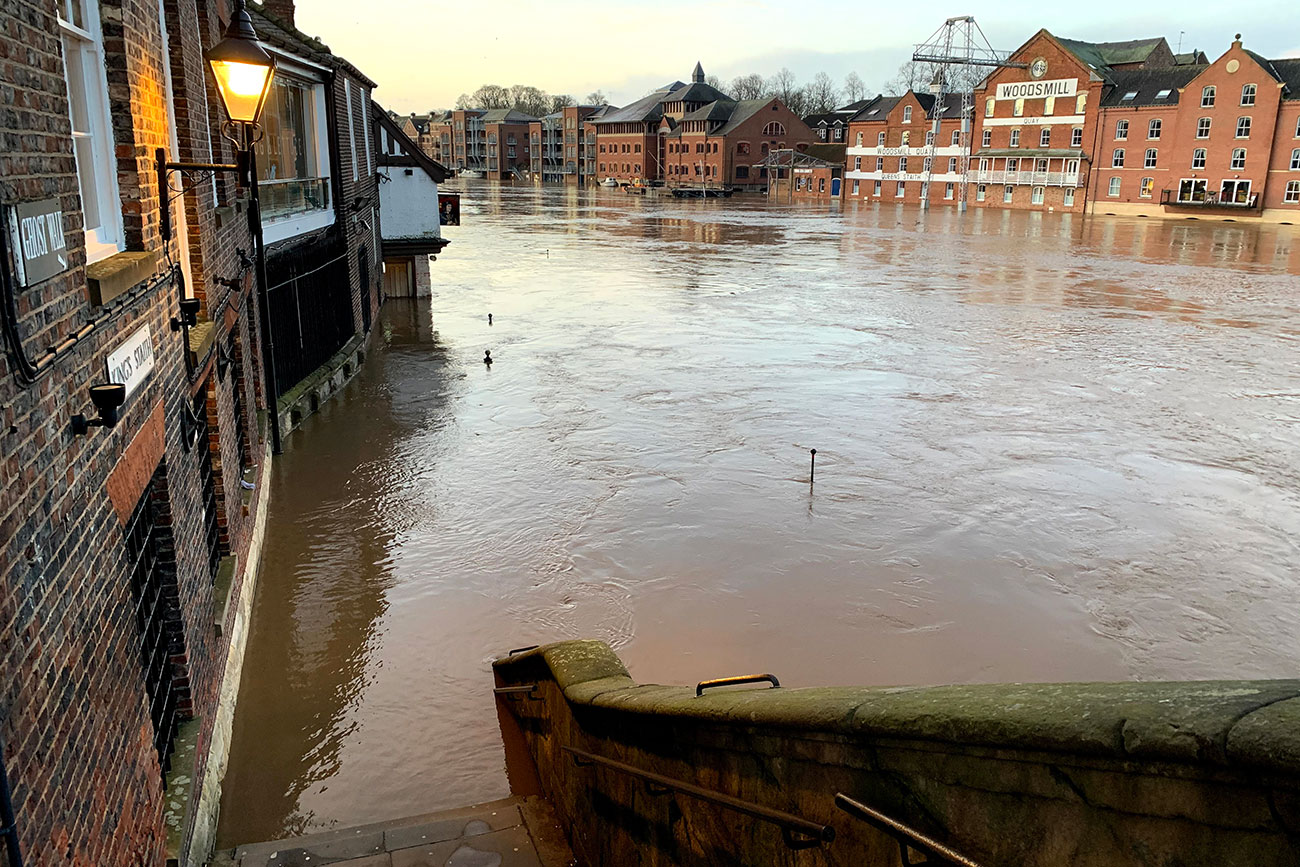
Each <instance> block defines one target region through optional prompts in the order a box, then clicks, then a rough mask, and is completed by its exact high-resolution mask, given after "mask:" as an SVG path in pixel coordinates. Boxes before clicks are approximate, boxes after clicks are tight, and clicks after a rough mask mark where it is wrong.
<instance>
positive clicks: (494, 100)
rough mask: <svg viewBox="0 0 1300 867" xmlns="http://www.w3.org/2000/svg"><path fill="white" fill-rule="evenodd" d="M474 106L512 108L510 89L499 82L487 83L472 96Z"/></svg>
mask: <svg viewBox="0 0 1300 867" xmlns="http://www.w3.org/2000/svg"><path fill="white" fill-rule="evenodd" d="M470 101H471V102H472V103H473V105H474V108H487V109H492V108H510V91H509V90H507V89H506V88H504V87H502V86H501V85H499V84H485V85H483V86H482V87H480V88H479V89H478V90H476V91H474V93H473V95H471V96H470Z"/></svg>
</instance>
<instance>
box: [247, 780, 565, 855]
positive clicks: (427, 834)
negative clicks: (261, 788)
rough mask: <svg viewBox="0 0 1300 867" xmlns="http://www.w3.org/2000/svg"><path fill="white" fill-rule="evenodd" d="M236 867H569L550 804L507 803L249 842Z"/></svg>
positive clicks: (526, 800) (533, 801)
mask: <svg viewBox="0 0 1300 867" xmlns="http://www.w3.org/2000/svg"><path fill="white" fill-rule="evenodd" d="M233 861H234V864H235V865H237V867H323V865H339V867H573V865H576V863H577V862H576V861H574V859H573V854H572V852H571V851H570V850H569V847H568V843H567V842H566V841H565V839H564V835H563V833H562V832H561V830H560V828H559V825H558V824H557V823H556V822H555V818H554V814H553V813H552V812H551V808H550V804H548V803H547V802H546V801H545V800H544V799H542V798H538V797H528V798H507V799H504V800H501V801H491V802H489V803H486V804H476V805H474V806H471V807H463V808H460V809H456V810H447V811H443V812H438V813H427V814H424V815H422V816H410V817H407V818H404V819H394V820H392V821H388V822H378V823H375V824H371V825H359V826H357V827H354V828H342V829H339V830H335V831H326V832H323V833H320V834H312V835H309V836H306V837H294V838H291V839H287V840H273V841H270V842H267V843H252V844H248V845H244V846H239V847H237V848H236V849H235V850H234V852H233Z"/></svg>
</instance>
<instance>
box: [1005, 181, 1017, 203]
mask: <svg viewBox="0 0 1300 867" xmlns="http://www.w3.org/2000/svg"><path fill="white" fill-rule="evenodd" d="M1015 194H1016V188H1015V187H1013V186H1011V185H1010V184H1007V185H1006V186H1004V187H1003V188H1002V203H1003V204H1005V205H1009V204H1011V200H1012V198H1014V197H1015Z"/></svg>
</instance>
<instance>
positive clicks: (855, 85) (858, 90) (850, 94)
mask: <svg viewBox="0 0 1300 867" xmlns="http://www.w3.org/2000/svg"><path fill="white" fill-rule="evenodd" d="M866 95H867V85H866V84H865V83H864V82H863V81H862V77H861V76H860V75H858V74H857V73H856V72H850V73H849V74H848V75H846V76H844V98H845V99H846V100H848V101H849V102H857V101H858V100H859V99H862V98H864V97H865V96H866Z"/></svg>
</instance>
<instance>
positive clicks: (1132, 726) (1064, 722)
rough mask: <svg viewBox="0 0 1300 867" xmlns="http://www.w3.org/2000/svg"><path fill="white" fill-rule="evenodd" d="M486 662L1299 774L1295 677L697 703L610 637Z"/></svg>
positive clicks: (832, 693) (901, 733)
mask: <svg viewBox="0 0 1300 867" xmlns="http://www.w3.org/2000/svg"><path fill="white" fill-rule="evenodd" d="M493 668H494V669H495V671H496V673H497V674H498V676H499V677H500V679H501V681H502V682H503V683H505V684H507V685H509V684H518V683H525V682H529V681H533V680H538V679H540V678H543V677H545V676H547V675H549V677H550V678H551V679H553V680H554V682H555V683H556V684H557V685H558V686H559V687H560V689H561V690H562V691H563V693H564V696H565V698H566V699H567V700H568V701H569V702H570V703H571V704H574V705H579V706H587V707H593V708H602V709H607V710H612V711H619V712H621V713H628V714H638V715H647V716H659V717H666V718H669V719H672V718H676V719H681V720H694V721H696V722H699V723H705V724H724V725H727V724H729V725H738V726H771V727H776V728H783V729H805V730H807V731H809V732H810V733H817V732H820V733H826V734H838V735H856V736H866V737H890V738H900V739H906V740H922V741H934V742H941V743H946V744H956V745H961V746H971V747H984V748H1002V749H1017V750H1044V751H1052V752H1064V753H1074V754H1078V755H1086V756H1095V757H1102V758H1111V759H1119V760H1124V761H1165V762H1176V763H1183V764H1198V765H1210V766H1216V767H1249V768H1250V769H1252V770H1253V771H1256V772H1258V771H1260V770H1264V771H1270V772H1275V773H1278V774H1281V775H1285V776H1294V775H1297V774H1300V679H1296V680H1237V681H1180V682H1152V683H1133V682H1123V683H998V684H976V685H954V686H903V687H815V688H808V689H788V688H781V689H768V688H761V687H760V688H750V689H745V690H717V691H713V692H707V693H705V694H704V695H703V696H701V697H699V698H697V697H696V696H695V689H694V687H684V686H658V685H651V684H646V685H639V684H637V683H635V682H634V681H633V680H632V678H631V677H630V676H629V675H628V671H627V669H626V667H624V665H623V663H622V661H621V660H620V659H619V658H618V655H617V654H616V653H615V652H614V651H613V650H612V649H611V648H610V647H609V645H608V644H606V643H605V642H603V641H590V640H586V641H563V642H558V643H556V644H549V645H545V646H543V647H539V648H536V649H534V650H529V651H525V652H522V653H518V654H516V655H514V656H510V657H505V658H503V659H498V660H497V661H496V662H494V663H493ZM711 674H713V675H716V674H717V672H713V673H711ZM777 674H778V675H779V672H777Z"/></svg>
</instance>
